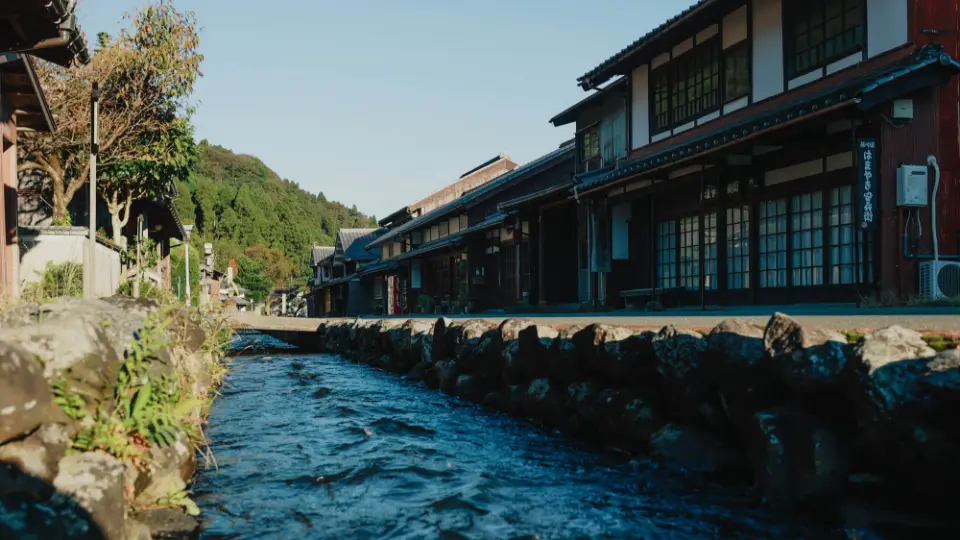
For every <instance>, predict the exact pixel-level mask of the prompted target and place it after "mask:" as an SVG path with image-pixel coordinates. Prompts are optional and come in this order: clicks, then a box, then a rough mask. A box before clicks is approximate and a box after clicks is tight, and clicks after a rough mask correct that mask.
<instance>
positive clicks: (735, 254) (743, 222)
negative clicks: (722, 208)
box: [727, 205, 750, 289]
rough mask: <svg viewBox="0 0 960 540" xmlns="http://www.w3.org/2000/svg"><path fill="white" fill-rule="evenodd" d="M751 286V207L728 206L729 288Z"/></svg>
mask: <svg viewBox="0 0 960 540" xmlns="http://www.w3.org/2000/svg"><path fill="white" fill-rule="evenodd" d="M749 287H750V207H749V206H746V205H744V206H737V207H735V208H727V288H728V289H747V288H749Z"/></svg>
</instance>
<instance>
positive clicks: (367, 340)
mask: <svg viewBox="0 0 960 540" xmlns="http://www.w3.org/2000/svg"><path fill="white" fill-rule="evenodd" d="M378 323H379V321H373V320H366V319H359V320H357V321H356V322H355V323H354V325H353V327H352V328H351V329H350V334H351V335H350V339H351V341H353V342H354V343H355V347H356V349H357V350H358V351H362V352H365V353H370V354H377V353H379V352H380V326H379V324H378Z"/></svg>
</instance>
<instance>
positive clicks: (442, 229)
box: [437, 221, 450, 238]
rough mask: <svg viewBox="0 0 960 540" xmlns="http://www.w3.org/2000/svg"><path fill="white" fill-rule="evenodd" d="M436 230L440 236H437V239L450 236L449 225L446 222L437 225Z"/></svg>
mask: <svg viewBox="0 0 960 540" xmlns="http://www.w3.org/2000/svg"><path fill="white" fill-rule="evenodd" d="M438 229H439V233H440V234H439V236H437V238H444V237H445V236H447V235H448V234H450V223H449V222H447V221H441V222H440V225H438Z"/></svg>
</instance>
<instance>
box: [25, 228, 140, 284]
mask: <svg viewBox="0 0 960 540" xmlns="http://www.w3.org/2000/svg"><path fill="white" fill-rule="evenodd" d="M20 236H21V238H22V240H23V241H22V245H21V247H20V288H21V289H22V288H23V286H24V285H26V284H27V283H36V282H38V281H40V279H41V276H42V275H43V272H44V271H45V270H46V268H47V263H53V264H62V263H65V262H67V261H72V262H75V263H78V264H81V265H82V264H84V260H85V258H86V251H87V229H85V228H81V227H37V228H32V227H31V228H21V229H20ZM96 255H97V261H96V284H95V291H94V292H95V293H96V295H97V296H98V297H105V296H112V295H114V294H116V292H117V287H119V286H120V279H121V273H120V252H119V251H117V250H115V249H113V248H111V247H108V246H105V245H103V244H100V243H97V249H96Z"/></svg>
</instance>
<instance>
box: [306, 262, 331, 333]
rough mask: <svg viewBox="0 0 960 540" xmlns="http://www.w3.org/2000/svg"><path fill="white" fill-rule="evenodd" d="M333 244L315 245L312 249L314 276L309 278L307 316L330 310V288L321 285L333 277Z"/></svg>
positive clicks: (314, 315) (316, 315) (323, 313)
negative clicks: (322, 287)
mask: <svg viewBox="0 0 960 540" xmlns="http://www.w3.org/2000/svg"><path fill="white" fill-rule="evenodd" d="M335 250H336V248H335V247H333V246H316V245H315V246H313V248H312V249H311V250H310V268H312V269H313V276H312V277H310V279H309V280H307V287H308V288H309V289H310V290H309V292H308V293H307V316H308V317H320V316H323V315H325V314H326V313H329V312H330V289H321V288H320V286H321V285H323V284H324V283H326V282H328V281H330V280H331V279H333V253H334V251H335Z"/></svg>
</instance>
